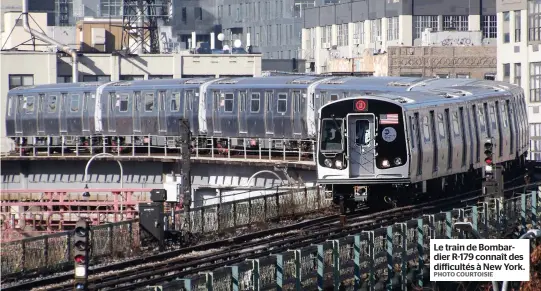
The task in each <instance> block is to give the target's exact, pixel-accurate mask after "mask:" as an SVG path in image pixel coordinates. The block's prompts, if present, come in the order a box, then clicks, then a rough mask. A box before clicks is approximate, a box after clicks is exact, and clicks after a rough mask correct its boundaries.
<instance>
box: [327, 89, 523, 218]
mask: <svg viewBox="0 0 541 291" xmlns="http://www.w3.org/2000/svg"><path fill="white" fill-rule="evenodd" d="M438 83H439V84H438ZM444 84H447V85H444ZM441 85H444V86H441ZM318 124H319V126H318V139H317V142H318V146H317V153H316V155H317V162H316V164H317V183H318V184H319V185H320V186H321V187H322V188H323V189H324V191H325V194H326V197H327V198H328V199H333V201H334V202H335V203H336V204H339V205H340V206H341V208H342V211H343V212H346V211H347V210H353V209H355V208H356V207H357V206H358V205H359V204H368V205H370V206H377V205H387V204H392V205H397V204H402V202H404V203H408V202H411V200H412V199H415V197H417V198H418V197H438V196H440V195H445V196H448V195H451V194H453V193H464V192H465V191H469V190H474V189H481V180H482V179H483V177H484V176H485V175H486V171H487V166H488V171H490V169H491V167H492V165H493V164H498V165H501V166H502V167H503V168H504V171H505V175H504V176H505V178H509V179H512V178H513V177H520V175H522V174H524V173H525V158H526V156H527V150H528V144H529V127H528V118H527V107H526V103H525V99H524V94H523V90H522V88H520V87H517V86H514V85H511V84H508V83H501V82H494V81H476V80H470V81H469V82H468V81H464V82H462V83H461V84H457V82H456V81H453V80H449V79H447V80H440V81H422V82H418V83H416V84H414V85H412V86H410V87H408V88H407V89H406V90H405V91H404V92H378V93H372V94H358V95H354V96H353V95H350V96H348V97H347V98H342V99H339V100H334V101H331V102H330V103H328V104H324V105H323V106H322V107H321V108H319V110H318ZM490 144H492V146H490ZM485 147H489V148H488V149H489V150H490V147H491V148H492V156H490V152H485V151H486V150H487V149H486V148H485ZM441 197H443V196H441Z"/></svg>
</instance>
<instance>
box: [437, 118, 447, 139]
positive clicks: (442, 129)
mask: <svg viewBox="0 0 541 291" xmlns="http://www.w3.org/2000/svg"><path fill="white" fill-rule="evenodd" d="M438 133H439V135H440V139H444V138H445V125H444V124H443V114H441V113H438Z"/></svg>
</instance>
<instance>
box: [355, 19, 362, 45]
mask: <svg viewBox="0 0 541 291" xmlns="http://www.w3.org/2000/svg"><path fill="white" fill-rule="evenodd" d="M353 39H358V40H359V44H363V43H364V22H356V23H355V24H354V25H353Z"/></svg>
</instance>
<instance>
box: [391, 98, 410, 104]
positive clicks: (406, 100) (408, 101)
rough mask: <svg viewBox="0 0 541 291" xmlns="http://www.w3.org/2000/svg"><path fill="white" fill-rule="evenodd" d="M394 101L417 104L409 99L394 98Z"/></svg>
mask: <svg viewBox="0 0 541 291" xmlns="http://www.w3.org/2000/svg"><path fill="white" fill-rule="evenodd" d="M393 101H396V102H398V103H413V102H415V100H413V99H410V98H407V97H398V98H393Z"/></svg>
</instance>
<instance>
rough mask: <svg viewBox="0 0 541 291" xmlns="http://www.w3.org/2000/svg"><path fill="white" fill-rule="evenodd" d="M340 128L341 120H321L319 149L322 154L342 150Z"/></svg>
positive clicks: (342, 142) (342, 143)
mask: <svg viewBox="0 0 541 291" xmlns="http://www.w3.org/2000/svg"><path fill="white" fill-rule="evenodd" d="M342 127H343V126H342V119H334V118H333V119H331V118H325V119H323V122H322V123H321V147H320V149H321V151H322V152H340V151H342V150H343V149H344V140H343V134H342Z"/></svg>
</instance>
